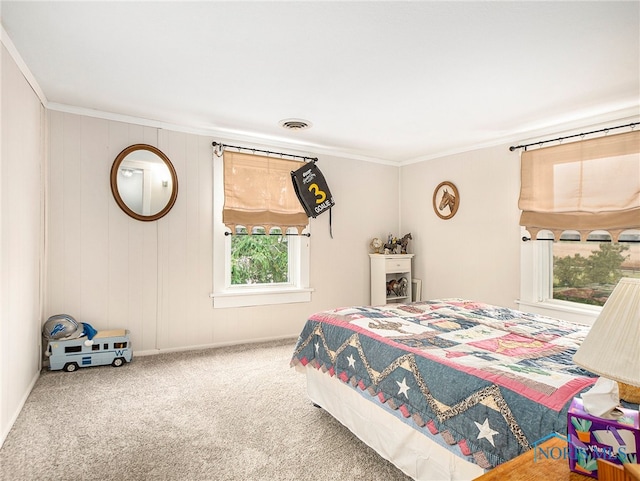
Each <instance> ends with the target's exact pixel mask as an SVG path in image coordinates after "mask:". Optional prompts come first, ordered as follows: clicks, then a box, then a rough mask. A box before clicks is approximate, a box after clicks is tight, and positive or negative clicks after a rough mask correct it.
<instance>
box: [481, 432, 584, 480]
mask: <svg viewBox="0 0 640 481" xmlns="http://www.w3.org/2000/svg"><path fill="white" fill-rule="evenodd" d="M552 448H559V449H560V450H562V451H558V450H553V451H551V449H552ZM566 448H567V442H566V441H563V440H562V439H560V438H556V437H553V438H551V439H549V440H548V441H545V442H544V443H542V444H540V445H539V446H536V448H535V449H530V450H529V451H527V452H526V453H524V454H521V455H520V456H518V457H517V458H514V459H512V460H511V461H507V462H506V463H503V464H501V465H499V466H496V467H495V468H494V469H492V470H491V471H487V472H486V473H484V474H483V475H482V476H480V477H478V478H476V479H475V481H538V480H540V479H549V480H551V479H552V480H554V481H586V480H591V481H594V478H590V477H589V476H585V475H583V474H579V473H574V472H573V471H570V470H569V460H568V459H567V458H566V457H565V456H564V453H565V452H566V451H565V450H566ZM534 451H535V452H537V453H534ZM541 451H544V452H547V453H551V454H552V455H551V456H541V455H540V452H541ZM560 453H563V454H560ZM534 454H536V459H535V461H534V459H533V456H534Z"/></svg>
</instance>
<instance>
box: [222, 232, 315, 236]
mask: <svg viewBox="0 0 640 481" xmlns="http://www.w3.org/2000/svg"><path fill="white" fill-rule="evenodd" d="M224 235H225V236H230V235H249V234H232V233H231V232H228V231H227V232H225V233H224ZM251 235H278V236H283V235H300V236H304V237H311V233H309V232H303V233H302V234H290V233H288V232H285V233H284V234H271V233H269V234H262V233H259V232H258V233H257V234H251Z"/></svg>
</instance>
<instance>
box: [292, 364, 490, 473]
mask: <svg viewBox="0 0 640 481" xmlns="http://www.w3.org/2000/svg"><path fill="white" fill-rule="evenodd" d="M296 369H297V370H298V371H300V372H302V373H305V374H306V377H307V393H308V394H309V398H310V399H311V401H312V402H314V403H315V404H317V405H319V406H321V407H322V408H323V409H324V410H325V411H327V412H328V413H330V414H331V415H332V416H333V417H335V418H336V419H337V420H338V421H340V422H341V423H342V424H344V425H345V426H346V427H347V428H349V430H350V431H351V432H353V433H354V434H355V435H356V436H357V437H358V438H360V439H361V440H362V441H363V442H364V443H365V444H367V445H368V446H370V447H371V448H372V449H374V450H375V451H376V452H377V453H378V454H380V456H382V457H383V458H385V459H386V460H388V461H390V462H391V463H393V464H394V465H395V466H397V467H398V469H400V470H401V471H402V472H404V473H405V474H407V475H408V476H411V477H412V478H413V479H415V480H417V481H453V480H455V481H462V480H472V479H474V478H476V477H478V476H480V475H482V474H483V473H484V472H485V471H484V469H482V468H481V467H480V466H478V465H476V464H473V463H470V462H468V461H465V460H464V459H462V458H459V457H458V456H456V455H455V454H453V453H452V452H450V451H449V450H447V449H446V448H444V447H442V446H440V445H439V444H437V443H435V442H434V441H432V440H430V439H429V438H428V437H427V436H425V435H423V434H421V433H420V432H418V430H416V429H414V428H412V427H411V426H409V425H408V424H406V423H404V422H402V421H400V420H399V419H397V418H396V417H395V416H394V415H393V414H391V413H389V412H387V411H385V410H383V409H381V408H380V406H378V405H376V403H375V402H374V401H373V400H368V399H366V398H365V397H364V396H362V395H361V394H360V393H358V392H356V391H355V390H354V389H353V388H351V387H349V386H347V385H345V384H344V383H343V382H342V381H340V380H339V379H336V378H335V377H332V376H329V375H328V374H324V373H322V372H320V371H319V370H317V369H315V368H313V367H311V366H310V365H307V366H306V367H304V366H302V365H298V366H296Z"/></svg>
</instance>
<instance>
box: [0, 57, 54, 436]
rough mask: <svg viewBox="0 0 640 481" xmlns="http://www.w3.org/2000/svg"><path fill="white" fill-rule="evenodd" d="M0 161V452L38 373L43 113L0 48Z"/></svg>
mask: <svg viewBox="0 0 640 481" xmlns="http://www.w3.org/2000/svg"><path fill="white" fill-rule="evenodd" d="M0 48H1V50H2V51H1V57H2V58H1V62H2V66H1V68H2V80H1V87H2V94H1V97H0V98H1V113H0V118H1V122H2V129H1V130H2V135H1V146H2V147H1V154H0V346H1V347H0V445H2V442H3V441H4V439H5V437H6V436H7V434H8V433H9V430H10V429H11V426H12V425H13V422H14V421H15V419H16V418H17V416H18V414H19V412H20V409H21V408H22V405H23V404H24V402H25V400H26V398H27V396H28V395H29V392H30V391H31V387H32V386H33V384H34V383H35V381H36V379H37V377H38V374H39V372H40V356H41V354H40V327H41V321H40V306H41V304H40V269H41V261H42V250H43V242H44V237H43V227H42V225H43V217H42V215H41V214H42V211H41V204H42V199H43V194H42V192H43V190H42V189H43V182H42V175H43V171H44V170H43V166H44V162H43V153H44V139H45V134H44V122H43V121H44V108H43V107H42V105H41V103H40V100H39V98H38V96H37V95H36V94H35V93H34V92H33V90H32V89H31V87H30V86H29V84H28V82H27V81H26V80H25V78H24V77H23V75H22V74H21V73H20V70H19V69H18V67H17V65H16V63H15V62H14V61H13V59H12V58H11V56H10V55H9V53H8V52H7V50H6V49H5V47H4V45H3V46H1V47H0Z"/></svg>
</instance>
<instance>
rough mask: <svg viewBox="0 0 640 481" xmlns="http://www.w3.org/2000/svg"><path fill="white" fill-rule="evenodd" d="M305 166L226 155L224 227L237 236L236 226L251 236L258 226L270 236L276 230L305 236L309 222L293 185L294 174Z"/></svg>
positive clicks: (261, 158) (235, 153) (245, 155)
mask: <svg viewBox="0 0 640 481" xmlns="http://www.w3.org/2000/svg"><path fill="white" fill-rule="evenodd" d="M302 164H303V163H302V162H298V161H294V160H287V159H279V158H273V157H265V156H259V155H252V154H243V153H239V152H229V151H225V152H224V206H223V210H222V221H223V223H224V224H225V225H226V226H227V227H229V229H231V232H232V233H234V234H235V232H236V226H244V227H246V229H247V233H249V234H250V233H251V232H252V229H253V227H256V226H262V227H264V229H265V232H267V233H268V232H269V230H270V229H271V228H272V227H280V229H281V231H282V232H286V231H287V229H288V228H291V227H293V228H296V229H297V231H298V234H300V233H302V230H303V229H304V228H305V227H306V226H307V225H308V223H309V221H308V218H307V215H306V214H305V212H304V209H303V207H302V205H301V204H300V201H299V200H298V197H297V196H296V193H295V190H294V187H293V183H292V182H291V172H292V171H294V170H296V169H298V168H300V166H301V165H302Z"/></svg>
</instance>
